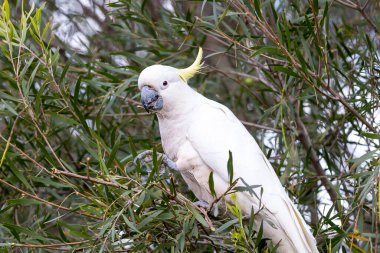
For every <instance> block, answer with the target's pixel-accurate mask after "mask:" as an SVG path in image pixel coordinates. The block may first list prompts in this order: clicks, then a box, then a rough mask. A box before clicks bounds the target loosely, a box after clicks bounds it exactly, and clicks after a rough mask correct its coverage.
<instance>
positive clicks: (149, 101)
mask: <svg viewBox="0 0 380 253" xmlns="http://www.w3.org/2000/svg"><path fill="white" fill-rule="evenodd" d="M141 103H142V105H143V106H144V109H145V110H146V111H147V112H150V111H159V110H161V109H162V107H163V106H164V101H163V99H162V97H161V96H160V94H158V92H157V91H156V90H155V89H153V88H151V87H149V86H144V87H142V89H141Z"/></svg>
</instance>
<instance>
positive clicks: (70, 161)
mask: <svg viewBox="0 0 380 253" xmlns="http://www.w3.org/2000/svg"><path fill="white" fill-rule="evenodd" d="M379 14H380V2H379V1H377V0H352V1H351V0H309V1H306V0H304V1H293V0H288V1H278V0H266V1H262V0H241V1H238V0H230V1H215V0H209V1H207V0H204V1H180V0H177V1H174V0H172V1H170V0H147V1H142V0H139V1H128V0H119V1H117V0H108V1H103V0H70V1H66V0H55V1H47V2H44V1H38V0H34V1H33V0H29V1H18V0H15V1H9V2H8V1H5V2H4V3H3V5H2V10H1V19H0V39H1V41H0V49H1V53H0V159H1V160H0V252H45V251H46V252H58V251H71V252H74V251H85V252H123V251H130V252H139V251H143V252H266V251H265V250H268V251H269V252H275V249H273V247H271V246H266V243H265V242H266V241H268V240H267V239H266V238H262V235H260V232H255V231H259V230H260V228H257V227H254V226H253V224H252V223H251V222H250V221H249V217H248V218H247V219H246V218H245V217H242V216H241V214H240V215H239V213H237V214H236V213H235V214H233V215H232V214H226V213H221V214H219V215H218V216H216V217H214V216H213V215H211V214H207V213H205V212H204V211H202V210H200V209H199V208H196V207H194V206H193V205H192V204H191V202H192V201H196V198H195V196H194V195H193V194H192V193H191V192H189V190H188V189H187V188H186V185H185V184H184V182H183V181H182V179H181V177H180V175H179V174H177V173H176V172H173V171H169V170H168V169H164V168H162V167H161V166H160V161H159V159H157V158H156V156H154V161H153V162H152V163H148V164H145V165H142V166H140V165H137V166H135V165H134V164H133V158H134V157H135V156H136V155H137V154H138V153H140V152H142V151H144V150H153V151H154V153H155V152H162V147H161V144H160V137H159V131H158V122H157V119H156V117H155V116H154V115H151V114H147V113H146V112H145V111H144V110H143V108H142V106H141V105H140V102H139V100H140V97H139V91H138V88H137V78H138V75H139V73H140V72H141V71H142V70H143V69H144V68H145V67H147V66H150V65H153V64H164V65H170V66H173V67H177V68H184V67H187V66H189V65H190V64H191V63H192V61H193V60H194V59H195V56H196V53H197V50H198V47H200V46H201V47H202V48H203V50H204V61H205V66H206V67H205V68H204V69H203V70H202V73H201V74H199V75H197V76H196V77H194V78H193V79H191V80H190V81H189V85H190V86H191V87H193V88H194V89H196V90H197V91H198V92H200V93H202V94H203V95H205V96H206V97H208V98H211V99H213V100H215V101H218V102H220V103H223V104H224V105H226V106H227V107H229V108H230V109H231V110H232V111H233V112H234V113H235V114H236V115H237V117H238V118H239V119H240V120H241V121H242V122H243V124H244V125H245V126H246V127H247V129H248V130H249V131H250V132H251V134H252V135H253V136H254V137H255V139H256V140H257V141H258V143H259V145H260V146H261V148H262V149H263V151H264V153H265V154H266V155H267V157H268V159H269V160H270V161H271V163H272V165H273V167H274V169H275V170H276V173H277V175H278V176H279V177H280V179H281V182H282V183H283V185H284V187H285V188H286V189H287V191H288V193H289V195H290V196H291V198H292V199H293V200H294V202H295V203H297V207H298V209H299V210H300V211H301V213H302V214H303V216H304V217H305V219H306V221H307V223H308V224H310V226H311V228H312V230H313V234H314V235H315V237H316V239H317V241H318V246H319V249H320V251H321V252H378V250H379V243H378V241H379V219H380V214H379V209H380V208H379V207H380V204H379V202H380V201H379V200H380V196H379V190H380V185H379V153H380V151H379V148H380V143H379V142H380V134H379V124H380V108H379V104H380V102H379V96H380V88H379V77H380V65H379V56H380V54H379V45H380V15H379ZM253 166H254V165H253Z"/></svg>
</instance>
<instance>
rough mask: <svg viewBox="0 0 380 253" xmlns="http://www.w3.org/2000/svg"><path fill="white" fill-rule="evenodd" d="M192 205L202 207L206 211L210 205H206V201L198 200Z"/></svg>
mask: <svg viewBox="0 0 380 253" xmlns="http://www.w3.org/2000/svg"><path fill="white" fill-rule="evenodd" d="M193 204H194V205H196V206H198V207H202V208H204V209H206V210H208V208H209V207H210V204H209V203H207V202H206V201H203V200H198V201H196V202H194V203H193Z"/></svg>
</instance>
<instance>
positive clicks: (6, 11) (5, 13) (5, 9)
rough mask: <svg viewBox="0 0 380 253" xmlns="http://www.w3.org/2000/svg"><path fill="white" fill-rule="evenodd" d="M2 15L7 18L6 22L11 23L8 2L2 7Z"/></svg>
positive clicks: (5, 1) (5, 0)
mask: <svg viewBox="0 0 380 253" xmlns="http://www.w3.org/2000/svg"><path fill="white" fill-rule="evenodd" d="M1 14H2V15H1V16H2V17H3V18H5V20H6V21H9V20H10V19H11V11H10V9H9V3H8V0H4V2H3V6H2V7H1Z"/></svg>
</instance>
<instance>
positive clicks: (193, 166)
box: [138, 48, 318, 253]
mask: <svg viewBox="0 0 380 253" xmlns="http://www.w3.org/2000/svg"><path fill="white" fill-rule="evenodd" d="M201 60H202V49H201V48H200V49H199V52H198V56H197V58H196V60H195V62H194V63H193V64H192V65H191V66H190V67H188V68H186V69H176V68H173V67H169V66H164V65H153V66H150V67H147V68H146V69H144V70H143V71H142V72H141V74H140V76H139V79H138V87H139V89H140V90H141V101H142V104H143V106H144V108H145V109H146V110H147V111H150V112H155V113H156V114H157V116H158V121H159V127H160V134H161V141H162V146H163V149H164V152H165V154H166V160H167V161H166V163H169V165H170V167H172V168H175V169H177V170H178V171H179V172H180V173H181V174H182V176H183V179H184V180H185V182H186V183H187V184H188V186H189V188H190V189H191V190H192V191H193V192H194V194H195V195H196V196H197V198H198V199H199V200H201V201H204V202H207V203H212V202H213V201H214V200H215V198H214V197H213V194H211V191H210V188H209V175H210V173H211V172H213V180H214V190H215V192H216V195H217V196H221V195H223V194H224V193H225V192H226V191H227V189H228V187H229V186H230V180H229V175H228V170H227V163H228V160H229V156H230V155H229V154H230V153H229V152H231V153H232V157H233V159H232V160H233V174H234V175H233V176H234V179H237V178H241V179H243V180H244V182H245V183H246V184H248V185H250V186H253V185H255V186H257V185H260V186H261V187H262V192H261V190H257V189H258V188H255V190H257V191H256V194H250V193H249V192H237V193H236V201H237V202H238V204H239V205H240V207H241V209H242V211H243V212H244V214H246V215H250V213H251V210H254V212H255V222H256V224H257V225H258V226H260V224H261V223H262V224H263V231H264V237H265V238H270V239H272V242H274V243H276V244H277V243H279V248H278V250H277V252H287V253H291V252H300V253H306V252H313V253H314V252H318V250H317V247H316V242H315V239H314V237H313V235H312V234H311V233H310V230H309V228H308V226H307V225H306V223H305V221H304V219H303V218H302V216H301V214H300V213H299V212H298V210H297V208H296V207H295V206H294V204H293V203H292V201H291V200H290V199H289V197H288V195H287V193H286V192H285V189H284V187H283V186H282V185H281V182H280V181H279V179H278V177H277V175H276V174H275V172H274V170H273V168H272V166H271V164H270V163H269V161H268V160H267V158H266V157H265V155H264V154H263V152H262V151H261V149H260V147H259V146H258V145H257V143H256V141H255V139H254V138H253V137H252V136H251V135H250V134H249V132H248V131H247V130H246V129H245V127H244V126H243V125H242V123H241V122H240V121H239V120H238V119H237V118H236V116H235V115H234V114H233V113H232V112H231V111H230V110H229V109H228V108H227V107H225V106H224V105H222V104H219V103H217V102H215V101H212V100H210V99H207V98H206V97H204V96H202V95H201V94H199V93H198V92H196V91H195V90H194V89H192V88H191V87H190V86H189V85H188V84H187V80H189V79H190V78H191V77H193V76H194V75H195V74H196V73H197V72H199V70H200V68H201V66H202V63H201ZM243 180H242V181H243ZM239 184H241V185H243V186H244V185H245V184H243V183H241V182H239ZM227 201H228V197H227ZM229 201H231V199H229ZM256 212H257V213H256Z"/></svg>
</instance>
